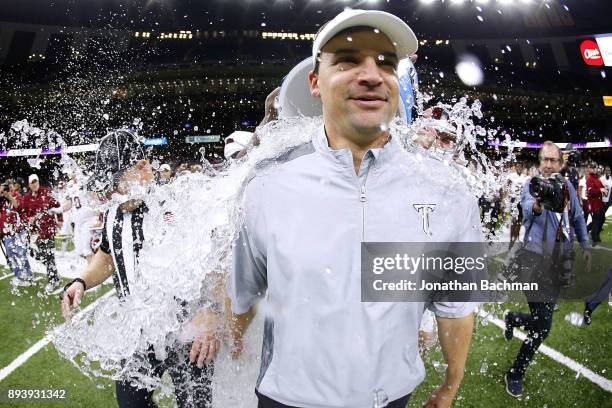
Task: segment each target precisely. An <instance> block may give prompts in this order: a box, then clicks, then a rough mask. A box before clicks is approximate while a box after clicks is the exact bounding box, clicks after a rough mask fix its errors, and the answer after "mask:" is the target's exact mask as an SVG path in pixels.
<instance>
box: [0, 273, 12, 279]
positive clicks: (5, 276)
mask: <svg viewBox="0 0 612 408" xmlns="http://www.w3.org/2000/svg"><path fill="white" fill-rule="evenodd" d="M11 276H13V274H12V273H7V274H6V275H2V276H0V280H4V279H6V278H9V277H11Z"/></svg>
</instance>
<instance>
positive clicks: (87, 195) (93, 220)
mask: <svg viewBox="0 0 612 408" xmlns="http://www.w3.org/2000/svg"><path fill="white" fill-rule="evenodd" d="M97 205H98V199H97V197H96V195H95V193H92V192H90V191H87V190H86V189H85V188H84V186H82V185H81V184H79V183H74V184H73V185H72V186H71V187H69V188H68V194H67V200H66V203H65V204H64V205H63V207H62V209H63V212H64V214H66V213H70V218H71V220H72V222H73V223H74V250H75V252H76V253H77V255H79V256H82V257H84V258H85V259H87V262H89V261H90V260H91V256H92V255H93V253H94V251H93V248H92V245H91V243H92V239H93V236H94V230H95V229H96V228H98V227H100V225H101V222H100V212H99V211H98V210H96V207H97Z"/></svg>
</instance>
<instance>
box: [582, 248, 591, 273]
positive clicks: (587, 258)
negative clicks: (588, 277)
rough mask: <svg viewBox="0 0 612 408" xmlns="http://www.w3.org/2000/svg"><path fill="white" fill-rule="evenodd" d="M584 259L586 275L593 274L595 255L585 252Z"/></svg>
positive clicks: (588, 251)
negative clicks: (592, 267) (592, 266)
mask: <svg viewBox="0 0 612 408" xmlns="http://www.w3.org/2000/svg"><path fill="white" fill-rule="evenodd" d="M582 258H583V259H584V271H585V272H586V273H590V272H591V265H592V264H593V254H592V253H591V251H590V250H588V249H587V250H584V251H583V254H582Z"/></svg>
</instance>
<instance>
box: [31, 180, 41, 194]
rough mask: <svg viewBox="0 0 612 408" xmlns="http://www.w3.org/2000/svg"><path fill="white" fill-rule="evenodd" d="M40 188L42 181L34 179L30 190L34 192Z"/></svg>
mask: <svg viewBox="0 0 612 408" xmlns="http://www.w3.org/2000/svg"><path fill="white" fill-rule="evenodd" d="M39 188H40V182H39V181H38V180H32V181H31V182H30V191H32V192H33V193H36V192H37V191H38V189H39Z"/></svg>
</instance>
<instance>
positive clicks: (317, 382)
mask: <svg viewBox="0 0 612 408" xmlns="http://www.w3.org/2000/svg"><path fill="white" fill-rule="evenodd" d="M416 48H417V39H416V37H415V35H414V34H413V32H412V30H411V29H410V28H409V27H408V26H407V25H406V24H405V23H404V22H403V21H402V20H400V19H399V18H397V17H395V16H393V15H391V14H389V13H385V12H381V11H363V10H348V11H344V12H342V13H340V14H339V15H338V16H337V17H336V18H334V19H333V20H331V21H330V22H328V23H327V24H326V25H325V26H324V27H323V28H322V29H321V31H320V32H319V34H318V35H317V37H316V38H315V40H314V44H313V57H314V58H313V61H315V65H314V67H313V71H311V73H310V74H309V83H310V89H311V92H312V94H313V95H314V96H316V97H320V98H321V100H322V104H323V118H324V127H321V128H320V129H319V130H318V131H317V132H316V133H315V134H314V135H312V140H311V141H310V142H308V143H306V144H302V145H300V146H298V147H296V148H295V149H293V150H292V151H289V152H288V153H287V154H285V155H284V156H283V157H284V159H282V160H280V159H279V161H278V162H276V161H275V162H274V163H275V164H274V165H273V166H271V167H272V168H270V169H266V170H265V171H261V172H258V173H257V175H255V176H254V177H253V178H252V179H251V180H250V181H249V183H248V185H247V186H246V191H245V195H246V198H245V200H246V201H245V221H244V225H243V228H242V230H241V232H240V236H239V242H238V243H237V244H236V246H235V247H234V256H233V270H232V276H231V279H230V280H231V287H230V288H229V291H230V293H231V297H232V309H233V311H234V312H235V313H236V314H237V320H238V321H241V322H242V324H243V328H244V326H246V323H248V318H245V317H244V315H243V314H247V313H250V312H251V311H252V308H253V307H254V305H255V303H256V301H257V300H258V299H259V298H261V297H263V296H264V295H265V294H266V293H267V301H268V306H269V308H268V310H269V312H268V314H267V315H266V324H265V329H264V344H263V351H262V365H261V372H260V375H259V378H258V381H257V386H256V392H257V395H258V398H259V406H260V407H351V408H360V407H362V408H371V407H372V405H373V402H374V401H377V404H380V405H379V406H382V404H383V403H386V402H389V404H388V405H386V406H387V407H392V408H395V407H402V408H403V407H405V405H406V403H407V402H408V400H409V398H410V395H411V393H412V392H413V390H414V389H415V388H416V387H417V386H418V385H419V384H420V383H421V382H422V380H423V378H424V376H425V369H424V366H423V362H422V361H421V359H420V357H419V353H418V331H419V322H420V319H421V317H422V315H423V310H424V307H425V305H424V304H423V303H392V302H389V303H362V302H361V286H360V285H361V283H360V281H361V279H360V264H361V262H360V259H361V253H360V245H361V242H362V241H366V240H367V241H379V242H390V241H392V242H405V241H428V240H430V239H431V238H430V236H432V237H435V239H436V241H442V242H446V241H450V242H452V241H481V240H482V227H481V224H480V220H479V211H478V206H477V203H476V199H475V197H473V196H471V195H470V194H469V193H468V192H467V189H462V188H461V187H456V188H449V186H448V185H447V184H446V183H440V180H447V179H448V178H450V173H449V172H450V170H445V168H444V165H443V163H442V162H438V161H435V160H432V161H431V162H428V163H426V165H423V164H421V163H419V161H418V158H417V156H416V154H413V153H408V152H406V150H404V149H402V147H401V146H400V145H399V143H398V142H397V141H396V140H393V138H395V136H392V135H391V134H390V132H389V130H387V129H388V126H384V125H385V124H388V123H389V122H390V121H391V120H392V119H393V118H394V116H395V114H396V112H397V108H398V103H399V80H398V76H397V72H396V68H397V64H398V61H399V60H400V59H401V58H404V57H407V56H409V55H411V54H413V53H415V51H416ZM431 174H435V179H434V178H432V176H431ZM443 174H445V175H447V176H448V178H446V177H445V176H443ZM415 180H418V182H415ZM435 180H438V182H436V181H435ZM322 181H326V182H322ZM451 197H452V199H451ZM424 202H426V203H427V204H428V205H430V206H432V207H435V214H436V215H437V216H433V217H432V218H431V219H430V220H429V225H428V227H427V228H425V227H424V224H425V223H424V221H423V216H422V214H421V213H420V212H419V211H418V210H417V209H416V208H415V205H417V206H418V204H420V203H424ZM429 307H430V308H431V310H432V311H433V312H434V313H435V314H436V316H437V321H438V328H439V332H440V341H441V345H442V350H443V354H444V356H445V359H446V362H447V363H448V368H447V371H446V377H445V381H444V384H442V385H441V386H440V387H439V388H437V389H436V390H435V391H434V393H433V395H432V396H431V398H430V400H429V401H428V403H427V406H429V407H434V406H436V407H449V406H450V405H451V403H452V401H453V399H454V397H455V394H456V392H457V390H458V388H459V384H460V383H461V381H462V378H463V371H464V367H465V361H466V358H467V353H468V349H469V345H470V340H471V333H472V326H473V314H472V312H473V309H474V307H475V304H472V303H432V304H430V305H429ZM374 390H375V392H374Z"/></svg>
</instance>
